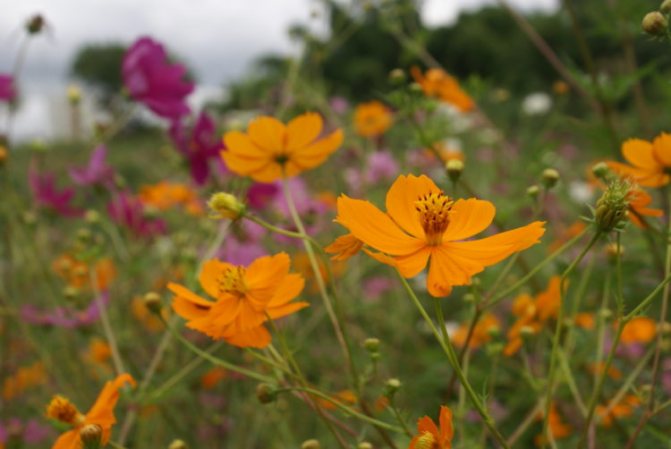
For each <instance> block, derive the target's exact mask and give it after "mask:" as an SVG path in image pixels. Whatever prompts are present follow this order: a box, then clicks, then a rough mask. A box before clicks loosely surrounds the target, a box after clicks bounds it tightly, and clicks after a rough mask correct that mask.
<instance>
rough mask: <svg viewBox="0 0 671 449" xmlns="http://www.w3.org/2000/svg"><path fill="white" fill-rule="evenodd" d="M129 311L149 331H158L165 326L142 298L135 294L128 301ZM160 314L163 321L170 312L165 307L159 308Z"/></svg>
mask: <svg viewBox="0 0 671 449" xmlns="http://www.w3.org/2000/svg"><path fill="white" fill-rule="evenodd" d="M130 311H131V313H132V314H133V317H134V318H135V319H136V320H138V321H139V322H140V323H141V324H142V325H143V326H144V327H145V329H147V330H148V331H149V332H158V331H160V330H163V329H164V328H165V325H164V324H163V321H161V319H160V318H159V317H157V316H156V315H155V314H154V313H152V312H151V311H150V310H149V309H148V308H147V305H146V303H145V301H144V299H143V298H141V297H139V296H136V297H134V298H133V300H132V301H131V303H130ZM161 316H162V317H163V320H164V321H167V320H168V318H170V312H169V311H168V309H167V308H165V307H163V308H161Z"/></svg>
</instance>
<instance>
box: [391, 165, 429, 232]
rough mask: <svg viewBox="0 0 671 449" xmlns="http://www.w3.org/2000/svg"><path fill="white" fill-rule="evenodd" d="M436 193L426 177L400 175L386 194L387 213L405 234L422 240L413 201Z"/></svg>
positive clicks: (420, 227)
mask: <svg viewBox="0 0 671 449" xmlns="http://www.w3.org/2000/svg"><path fill="white" fill-rule="evenodd" d="M437 192H440V189H439V188H438V187H437V186H436V184H435V183H434V182H433V181H432V180H431V179H430V178H428V177H427V176H424V175H422V176H414V175H408V176H403V175H401V176H399V177H398V178H396V181H394V183H393V184H392V185H391V187H390V188H389V191H388V192H387V198H386V207H387V213H388V214H389V216H390V217H391V218H392V219H393V220H394V221H395V222H396V224H398V225H399V226H400V227H401V228H403V229H404V230H405V231H406V232H407V233H409V234H411V235H413V236H414V237H417V238H420V239H423V238H424V229H422V225H421V223H420V220H419V214H418V213H417V210H416V209H415V201H417V200H419V198H420V197H421V196H423V195H426V194H427V193H437Z"/></svg>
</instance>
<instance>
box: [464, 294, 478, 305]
mask: <svg viewBox="0 0 671 449" xmlns="http://www.w3.org/2000/svg"><path fill="white" fill-rule="evenodd" d="M462 299H463V300H464V302H469V303H470V302H474V301H475V295H474V294H473V293H466V294H464V296H463V297H462Z"/></svg>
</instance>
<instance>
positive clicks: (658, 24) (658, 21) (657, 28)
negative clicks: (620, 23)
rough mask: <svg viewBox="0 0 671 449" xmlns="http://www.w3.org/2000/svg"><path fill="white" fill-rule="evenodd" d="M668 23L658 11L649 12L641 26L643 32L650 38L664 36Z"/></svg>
mask: <svg viewBox="0 0 671 449" xmlns="http://www.w3.org/2000/svg"><path fill="white" fill-rule="evenodd" d="M668 25H669V23H668V22H667V20H666V17H664V14H662V13H661V12H659V11H653V12H649V13H647V14H646V15H645V17H643V21H642V22H641V26H642V27H643V31H645V32H646V33H647V34H649V35H651V36H664V35H665V34H666V32H667V27H668Z"/></svg>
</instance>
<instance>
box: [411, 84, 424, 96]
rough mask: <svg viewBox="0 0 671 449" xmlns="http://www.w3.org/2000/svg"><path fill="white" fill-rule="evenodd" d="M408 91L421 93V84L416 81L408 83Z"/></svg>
mask: <svg viewBox="0 0 671 449" xmlns="http://www.w3.org/2000/svg"><path fill="white" fill-rule="evenodd" d="M410 92H412V93H415V94H421V93H422V86H420V85H419V84H418V83H410Z"/></svg>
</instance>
